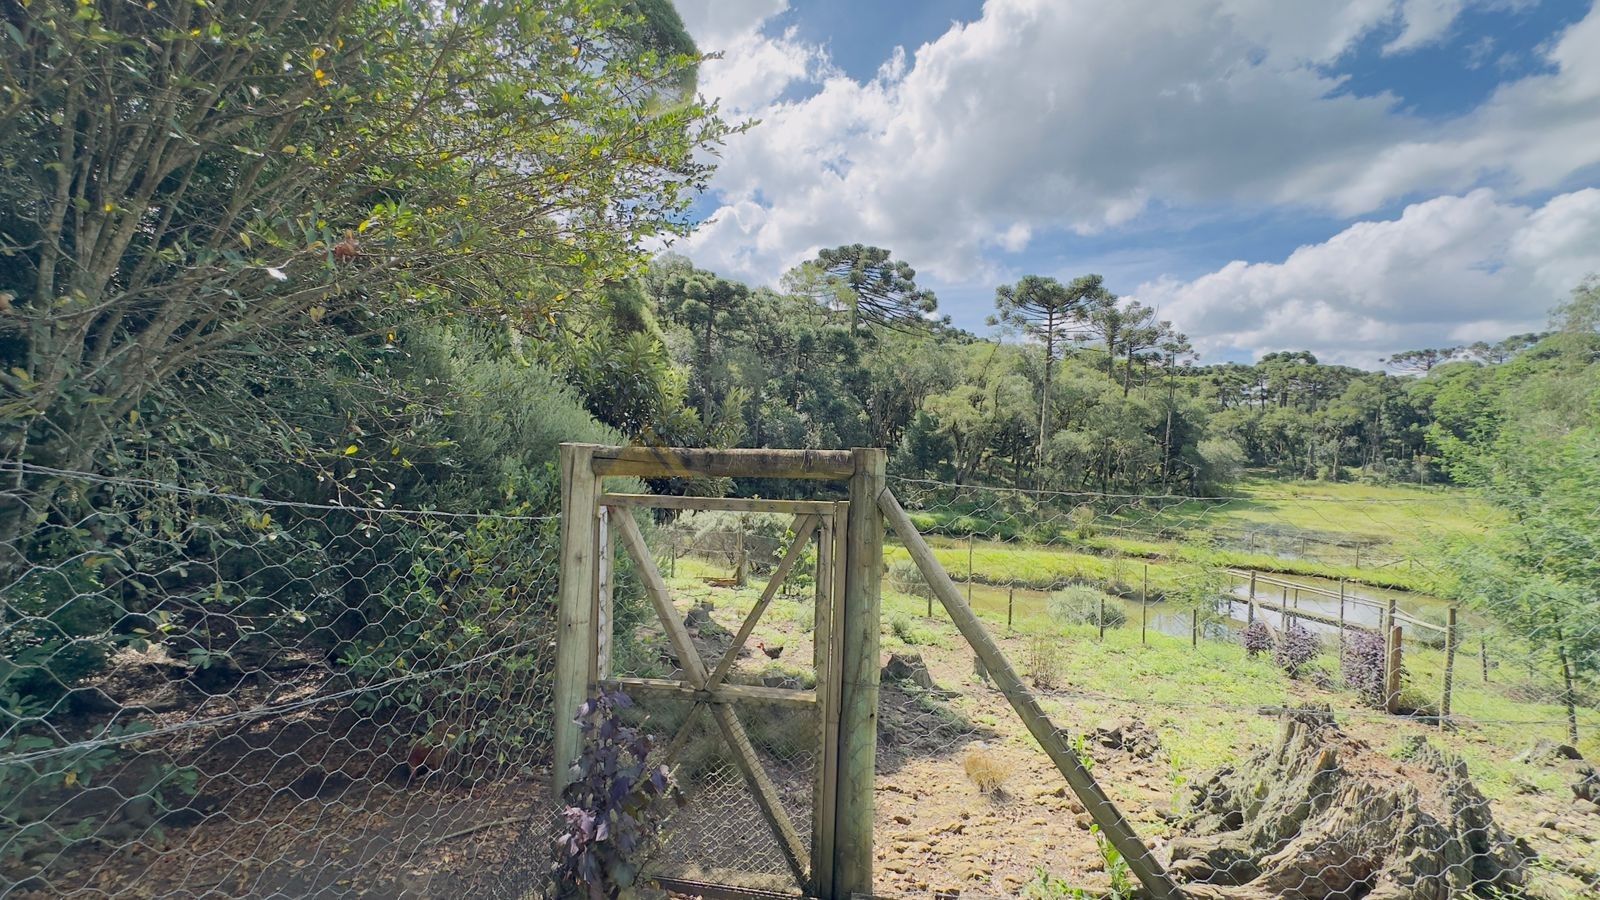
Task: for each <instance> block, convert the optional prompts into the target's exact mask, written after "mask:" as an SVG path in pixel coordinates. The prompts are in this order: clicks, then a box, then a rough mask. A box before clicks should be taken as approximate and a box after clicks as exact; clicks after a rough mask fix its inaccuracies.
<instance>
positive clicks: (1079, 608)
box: [1045, 585, 1128, 628]
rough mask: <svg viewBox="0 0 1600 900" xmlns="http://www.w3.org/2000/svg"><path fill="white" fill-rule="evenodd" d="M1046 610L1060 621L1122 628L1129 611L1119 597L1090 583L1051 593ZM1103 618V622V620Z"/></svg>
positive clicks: (1067, 623)
mask: <svg viewBox="0 0 1600 900" xmlns="http://www.w3.org/2000/svg"><path fill="white" fill-rule="evenodd" d="M1045 611H1046V612H1048V613H1049V615H1050V618H1051V619H1052V620H1054V621H1056V622H1058V623H1060V624H1062V625H1089V626H1094V627H1099V626H1100V625H1102V624H1104V625H1105V627H1107V628H1121V627H1122V626H1124V625H1126V624H1128V611H1127V610H1126V609H1123V607H1122V601H1121V600H1118V599H1117V598H1115V597H1110V596H1107V595H1106V594H1105V593H1104V592H1102V591H1098V590H1095V589H1094V588H1092V587H1084V586H1081V585H1079V586H1073V587H1068V588H1063V589H1061V590H1059V591H1056V592H1055V593H1053V594H1051V595H1050V597H1049V599H1048V600H1046V601H1045ZM1102 618H1103V619H1104V622H1102V621H1101V620H1102Z"/></svg>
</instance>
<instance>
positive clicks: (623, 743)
mask: <svg viewBox="0 0 1600 900" xmlns="http://www.w3.org/2000/svg"><path fill="white" fill-rule="evenodd" d="M632 705H633V701H632V700H630V699H629V698H628V695H626V694H624V693H621V692H620V691H619V692H616V693H605V692H601V694H600V695H599V696H598V697H595V698H594V699H593V700H590V701H589V702H587V703H585V704H583V706H582V707H581V708H580V709H579V710H578V716H577V721H578V724H579V726H580V728H581V730H582V746H583V752H582V753H581V754H580V755H579V757H578V761H577V762H575V763H573V765H572V783H571V784H569V785H567V789H566V792H565V794H564V795H563V799H565V800H566V803H567V807H566V809H565V810H564V811H563V813H562V815H563V817H564V818H565V820H566V826H567V828H566V831H564V832H562V833H561V834H559V835H557V836H556V839H555V854H556V863H555V868H554V872H553V874H554V875H555V878H556V881H557V882H558V883H559V884H562V885H566V886H569V887H575V888H580V889H582V890H583V892H584V894H585V896H586V897H587V898H589V900H606V898H614V897H616V896H618V894H619V892H620V891H621V890H622V889H623V888H626V887H628V886H630V885H632V884H634V882H635V881H636V880H637V879H638V876H639V870H640V867H641V866H642V865H643V864H644V861H645V857H646V856H647V855H648V854H649V853H650V852H651V851H652V850H653V849H654V847H655V843H656V829H657V826H658V824H659V822H660V820H661V817H662V815H663V813H664V812H665V810H664V809H663V806H664V803H663V801H664V800H665V799H666V798H668V797H672V798H674V799H676V797H677V791H676V789H675V788H674V787H673V786H672V783H671V779H670V776H669V774H668V772H667V767H666V766H649V765H647V763H646V761H645V760H646V758H647V757H648V756H649V755H650V737H649V735H646V734H645V733H644V732H642V731H640V730H639V729H637V728H635V727H633V726H631V725H628V724H626V723H624V722H623V721H622V719H621V718H619V716H618V711H619V710H623V709H627V708H628V707H630V706H632Z"/></svg>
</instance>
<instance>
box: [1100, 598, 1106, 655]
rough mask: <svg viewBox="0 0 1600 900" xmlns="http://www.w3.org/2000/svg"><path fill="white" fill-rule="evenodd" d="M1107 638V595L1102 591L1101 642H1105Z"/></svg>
mask: <svg viewBox="0 0 1600 900" xmlns="http://www.w3.org/2000/svg"><path fill="white" fill-rule="evenodd" d="M1105 639H1106V595H1105V594H1104V593H1102V594H1101V595H1100V642H1101V643H1105Z"/></svg>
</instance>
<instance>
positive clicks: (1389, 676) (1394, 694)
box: [1383, 625, 1402, 714]
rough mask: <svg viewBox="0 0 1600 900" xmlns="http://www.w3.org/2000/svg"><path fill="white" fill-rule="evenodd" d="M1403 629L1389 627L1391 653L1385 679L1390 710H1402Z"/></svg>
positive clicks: (1384, 685) (1394, 626)
mask: <svg viewBox="0 0 1600 900" xmlns="http://www.w3.org/2000/svg"><path fill="white" fill-rule="evenodd" d="M1400 642H1401V631H1400V626H1399V625H1391V626H1390V627H1389V654H1388V665H1387V666H1386V667H1385V669H1386V671H1385V672H1384V679H1383V691H1384V704H1383V705H1384V709H1385V710H1387V711H1388V712H1390V713H1391V714H1392V713H1397V712H1399V711H1400V669H1401V665H1402V663H1401V650H1400Z"/></svg>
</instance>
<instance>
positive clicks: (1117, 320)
mask: <svg viewBox="0 0 1600 900" xmlns="http://www.w3.org/2000/svg"><path fill="white" fill-rule="evenodd" d="M1084 277H1085V278H1088V279H1093V281H1092V284H1091V285H1088V286H1087V289H1086V291H1085V294H1084V301H1085V302H1084V319H1085V321H1086V324H1087V326H1088V335H1094V336H1097V337H1099V338H1100V341H1101V343H1103V344H1104V345H1105V349H1106V377H1108V378H1109V377H1111V376H1112V374H1113V373H1115V371H1116V365H1117V348H1118V347H1121V346H1122V330H1123V328H1124V327H1125V326H1126V324H1127V316H1126V315H1125V314H1124V313H1123V310H1122V307H1120V306H1118V305H1117V295H1116V294H1113V293H1111V292H1110V291H1108V290H1106V289H1105V287H1104V285H1103V284H1102V283H1101V281H1100V276H1098V275H1086V276H1084ZM1088 335H1085V336H1086V337H1087V336H1088Z"/></svg>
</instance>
